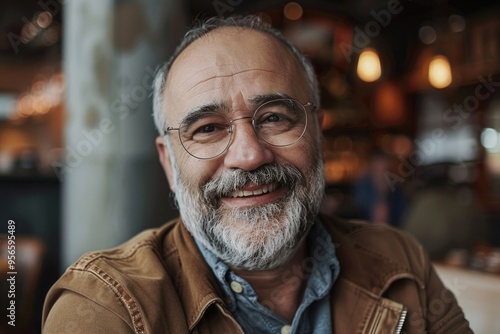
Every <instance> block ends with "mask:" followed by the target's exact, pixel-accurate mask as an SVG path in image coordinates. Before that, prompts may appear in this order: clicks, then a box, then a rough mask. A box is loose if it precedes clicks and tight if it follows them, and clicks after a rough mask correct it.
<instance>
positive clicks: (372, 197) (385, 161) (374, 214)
mask: <svg viewBox="0 0 500 334" xmlns="http://www.w3.org/2000/svg"><path fill="white" fill-rule="evenodd" d="M391 163H392V161H391V157H389V156H388V155H387V154H385V153H384V152H382V151H375V152H374V153H372V155H371V157H370V161H369V163H368V169H367V171H366V172H365V173H364V174H363V175H362V176H361V177H360V178H359V179H358V180H357V181H356V182H355V184H354V201H355V205H356V208H357V210H358V213H359V216H360V218H361V219H364V220H367V221H369V222H371V223H377V224H390V225H393V226H399V225H400V222H401V218H402V216H403V214H404V212H405V209H406V205H407V204H406V196H405V193H404V191H403V188H402V186H401V183H400V182H395V183H390V180H389V179H388V175H387V172H388V171H391V167H392V166H391ZM391 187H392V188H391Z"/></svg>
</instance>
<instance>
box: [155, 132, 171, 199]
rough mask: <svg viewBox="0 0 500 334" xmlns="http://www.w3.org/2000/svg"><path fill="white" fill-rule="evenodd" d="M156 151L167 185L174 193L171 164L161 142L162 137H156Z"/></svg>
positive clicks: (168, 154)
mask: <svg viewBox="0 0 500 334" xmlns="http://www.w3.org/2000/svg"><path fill="white" fill-rule="evenodd" d="M155 143H156V150H157V151H158V158H159V159H160V164H161V166H162V167H163V170H164V171H165V175H166V176H167V180H168V184H169V185H170V190H172V192H175V183H174V174H173V172H172V163H171V161H170V153H169V152H168V150H167V148H166V147H165V143H164V142H163V137H162V136H158V137H156V140H155Z"/></svg>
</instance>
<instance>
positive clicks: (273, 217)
mask: <svg viewBox="0 0 500 334" xmlns="http://www.w3.org/2000/svg"><path fill="white" fill-rule="evenodd" d="M164 94H165V99H166V101H168V105H167V110H166V111H165V112H166V113H167V117H166V119H167V125H168V126H171V127H178V126H179V124H180V123H181V122H182V120H184V119H185V118H186V116H188V115H193V114H196V113H203V112H207V111H214V110H216V111H219V112H221V113H224V114H225V115H226V116H227V117H229V118H230V119H233V120H234V119H239V120H237V121H236V122H234V133H233V136H232V141H231V144H230V146H229V148H228V149H227V151H226V152H225V153H223V154H222V155H220V156H218V157H216V158H214V159H211V160H200V159H197V158H195V157H193V156H191V155H190V154H188V153H187V152H186V150H184V148H183V147H182V145H181V143H180V140H179V138H178V137H177V133H176V132H170V134H169V136H170V138H169V141H170V149H169V150H166V149H165V147H164V145H163V139H162V138H161V137H159V138H158V139H157V148H158V151H159V154H160V161H161V163H162V165H163V168H164V169H165V172H166V174H167V177H168V179H169V183H170V186H171V188H172V190H173V191H174V192H175V194H176V198H177V201H178V205H179V210H180V213H181V216H182V218H183V222H184V224H185V225H186V227H187V228H188V230H189V231H190V232H191V234H192V235H193V236H194V237H195V238H197V239H198V240H199V241H201V242H202V243H203V244H204V245H205V246H206V247H208V248H209V249H211V250H212V251H213V252H214V253H215V254H216V255H217V256H219V257H220V258H221V259H222V260H223V261H225V262H226V263H228V264H229V265H231V266H233V267H236V268H242V269H248V270H264V269H272V268H275V267H277V266H279V265H281V264H283V263H284V262H285V261H286V260H287V259H288V258H289V257H290V256H291V255H293V253H294V251H295V249H296V248H297V246H298V244H299V242H300V240H301V239H302V237H303V236H304V235H305V234H306V233H305V232H306V231H307V229H308V228H309V226H310V224H311V223H312V222H313V220H314V217H315V216H316V214H317V212H318V207H319V205H320V202H321V199H322V195H323V186H324V181H323V180H324V178H323V164H322V161H321V150H320V141H321V140H320V129H319V124H320V118H321V115H320V113H319V112H313V113H311V111H310V110H309V111H308V125H307V128H306V130H305V133H304V135H303V137H302V138H301V139H300V140H299V141H297V142H296V143H294V144H293V145H290V146H286V147H276V146H271V145H270V144H268V143H266V142H265V141H264V140H262V139H260V138H259V137H258V135H257V134H256V133H255V131H254V129H253V127H252V123H251V120H249V119H248V118H247V117H251V116H252V115H253V111H254V110H255V109H256V108H257V107H258V106H259V105H261V104H262V103H265V102H267V101H268V100H269V99H272V98H276V97H282V96H286V97H293V98H294V99H296V100H298V101H300V102H301V103H306V102H308V101H310V100H311V96H312V94H311V92H309V90H308V85H307V80H306V77H305V73H304V70H303V69H302V67H301V65H300V63H299V62H298V61H297V59H296V58H295V57H294V56H293V55H292V54H291V53H290V51H289V50H288V49H287V48H286V46H284V45H283V44H282V43H281V42H279V41H277V40H276V39H274V38H273V37H271V36H269V35H267V34H265V33H262V32H258V31H255V30H251V29H242V28H235V27H226V28H219V29H217V30H214V31H212V32H210V33H208V35H206V36H204V37H201V38H200V39H198V40H196V41H195V42H193V43H192V44H191V45H190V46H188V47H187V48H186V49H185V50H184V51H183V52H182V53H181V54H180V55H179V56H178V58H177V59H176V60H175V61H174V63H173V65H172V67H171V70H170V72H169V74H168V77H167V81H166V86H165V90H164ZM243 117H244V119H240V118H243ZM167 125H166V126H167Z"/></svg>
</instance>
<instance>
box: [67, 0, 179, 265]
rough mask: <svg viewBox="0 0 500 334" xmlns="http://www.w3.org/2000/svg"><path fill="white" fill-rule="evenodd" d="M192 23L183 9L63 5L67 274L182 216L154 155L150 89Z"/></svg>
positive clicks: (83, 2)
mask: <svg viewBox="0 0 500 334" xmlns="http://www.w3.org/2000/svg"><path fill="white" fill-rule="evenodd" d="M185 17H186V14H185V10H184V9H183V8H182V2H181V1H163V0H129V1H119V0H115V1H112V0H78V1H66V2H65V3H64V25H65V26H64V50H63V61H64V73H65V79H66V89H67V95H66V122H65V129H64V131H65V147H64V150H63V153H64V156H63V158H62V161H63V165H64V167H63V169H62V170H61V171H60V179H61V181H62V185H63V186H62V187H63V191H62V193H63V213H62V266H63V268H66V267H67V266H68V265H69V264H71V263H72V262H73V261H75V260H76V259H77V258H78V257H79V256H80V255H81V254H82V253H84V252H86V251H89V250H96V249H102V248H110V247H113V246H116V245H117V244H119V243H120V242H122V241H124V240H126V239H128V238H130V237H131V236H132V235H134V234H135V233H137V232H138V231H141V230H143V229H145V228H149V227H155V226H159V225H161V224H162V223H163V222H165V221H166V220H167V219H169V218H172V217H174V216H175V215H176V212H175V210H173V209H172V208H171V205H170V204H169V199H168V185H167V182H166V179H165V176H164V175H163V173H162V171H161V169H160V165H159V163H158V158H157V154H156V151H155V146H154V138H155V137H156V130H155V129H154V125H153V120H152V117H151V114H152V98H151V92H152V89H151V85H152V80H153V74H154V71H155V69H156V67H157V66H158V65H159V64H160V63H161V62H163V61H165V60H166V59H167V58H168V57H169V55H170V54H171V52H172V51H173V48H174V47H175V45H176V44H177V43H178V41H179V39H180V37H181V36H182V34H183V32H184V29H185V22H184V21H185Z"/></svg>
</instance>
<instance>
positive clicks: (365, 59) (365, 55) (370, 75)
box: [356, 49, 382, 82]
mask: <svg viewBox="0 0 500 334" xmlns="http://www.w3.org/2000/svg"><path fill="white" fill-rule="evenodd" d="M356 73H357V74H358V77H359V78H360V79H361V80H363V81H365V82H373V81H375V80H377V79H378V78H380V76H381V75H382V67H381V65H380V58H379V56H378V54H377V51H375V50H374V49H365V50H363V51H362V52H361V54H360V55H359V60H358V68H357V69H356Z"/></svg>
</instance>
